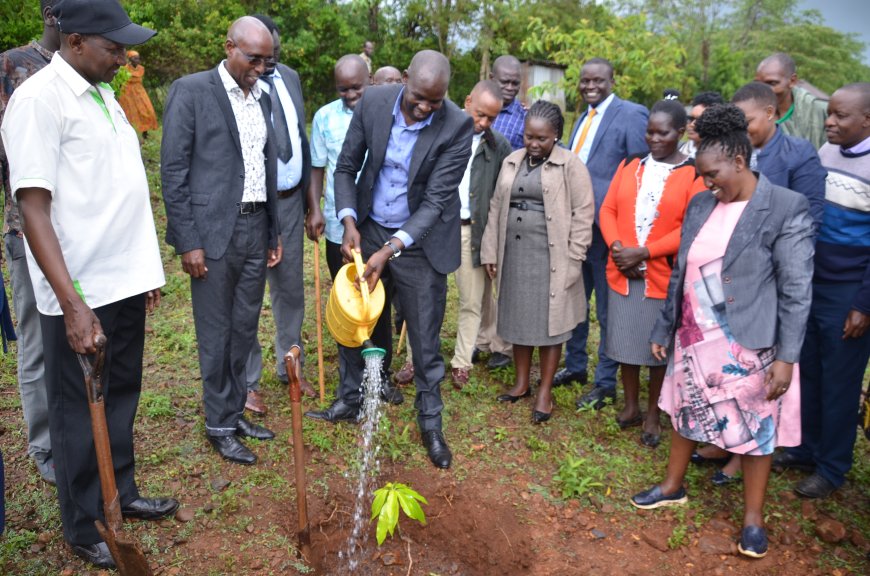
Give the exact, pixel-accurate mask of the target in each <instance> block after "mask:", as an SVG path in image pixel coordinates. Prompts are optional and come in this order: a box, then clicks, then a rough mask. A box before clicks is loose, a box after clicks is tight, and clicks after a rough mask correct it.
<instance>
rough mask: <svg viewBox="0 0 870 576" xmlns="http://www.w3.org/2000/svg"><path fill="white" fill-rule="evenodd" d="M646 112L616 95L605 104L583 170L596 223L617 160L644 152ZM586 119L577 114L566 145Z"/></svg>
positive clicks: (647, 116) (647, 115) (572, 139)
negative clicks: (592, 197)
mask: <svg viewBox="0 0 870 576" xmlns="http://www.w3.org/2000/svg"><path fill="white" fill-rule="evenodd" d="M648 120H649V112H647V109H646V108H644V107H643V106H641V105H640V104H635V103H634V102H629V101H627V100H623V99H621V98H619V97H617V96H614V97H613V101H612V102H611V103H610V105H609V106H608V107H607V111H606V112H605V113H604V117H603V118H602V119H601V124H600V125H599V126H598V131H597V132H596V133H595V140H594V141H593V142H592V149H591V150H590V151H589V157H588V158H587V159H586V169H587V170H589V177H590V178H592V190H593V191H594V192H595V222H596V224H597V223H598V212H599V210H600V209H601V205H602V204H603V203H604V197H605V196H606V195H607V190H608V189H609V188H610V181H611V180H613V175H614V174H616V169H617V168H618V167H619V163H620V162H622V161H623V160H625V159H626V158H628V157H629V156H636V155H641V154H647V153H648V152H649V148H648V147H647V145H646V138H645V136H646V125H647V121H648ZM585 121H586V113H585V112H584V113H583V114H581V115H580V117H579V118H578V119H577V122H575V123H574V129H573V130H572V131H571V139H570V140H568V145H569V146H570V145H571V143H572V142H574V136H575V135H576V134H577V131H578V130H579V129H580V127H581V126H582V125H583V122H585Z"/></svg>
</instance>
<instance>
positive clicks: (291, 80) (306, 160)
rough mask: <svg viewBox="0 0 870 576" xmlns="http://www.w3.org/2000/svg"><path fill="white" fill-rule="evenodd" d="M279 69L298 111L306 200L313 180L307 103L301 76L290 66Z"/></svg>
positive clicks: (303, 187) (302, 183)
mask: <svg viewBox="0 0 870 576" xmlns="http://www.w3.org/2000/svg"><path fill="white" fill-rule="evenodd" d="M277 69H278V72H280V73H281V80H283V81H284V86H286V87H287V92H288V93H289V94H290V99H291V100H293V107H294V108H295V109H296V119H297V125H298V127H299V137H300V138H302V180H301V181H300V182H299V184H300V185H301V190H302V191H303V192H301V193H302V198H303V199H304V198H305V192H304V190H308V182H309V181H310V180H311V147H310V146H309V144H308V135H307V134H306V133H305V103H304V100H303V99H302V83H301V82H300V81H299V74H297V73H296V71H295V70H293V69H292V68H290V67H289V66H285V65H284V64H278V66H277ZM295 153H296V152H295V151H294V154H295Z"/></svg>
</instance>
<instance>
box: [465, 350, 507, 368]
mask: <svg viewBox="0 0 870 576" xmlns="http://www.w3.org/2000/svg"><path fill="white" fill-rule="evenodd" d="M512 361H513V360H511V357H510V356H508V355H507V354H502V353H501V352H493V353H492V354H490V355H489V361H488V362H487V363H486V367H487V369H489V370H497V369H499V368H507V367H508V366H510V365H511V362H512ZM472 364H473V362H472Z"/></svg>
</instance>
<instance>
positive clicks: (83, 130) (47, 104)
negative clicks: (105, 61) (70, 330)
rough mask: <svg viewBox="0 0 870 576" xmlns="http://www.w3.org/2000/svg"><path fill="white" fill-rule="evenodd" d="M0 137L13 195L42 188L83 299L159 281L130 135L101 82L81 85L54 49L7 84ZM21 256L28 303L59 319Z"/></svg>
mask: <svg viewBox="0 0 870 576" xmlns="http://www.w3.org/2000/svg"><path fill="white" fill-rule="evenodd" d="M0 134H2V137H3V143H4V145H5V147H6V153H7V157H8V160H9V168H10V179H9V181H10V183H11V186H12V193H13V195H15V194H17V192H18V190H20V189H22V188H43V189H45V190H48V191H49V192H50V193H51V222H52V225H53V227H54V230H55V233H56V234H57V238H58V241H59V242H60V248H61V252H62V253H63V258H64V262H65V263H66V266H67V269H68V270H69V273H70V277H71V278H72V280H73V282H74V283H75V285H76V288H77V290H78V291H79V293H80V294H81V295H82V296H83V297H84V300H85V302H86V303H87V305H88V306H90V307H91V308H99V307H101V306H105V305H107V304H111V303H113V302H118V301H120V300H123V299H125V298H129V297H131V296H135V295H137V294H142V293H144V292H147V291H149V290H153V289H155V288H159V287H160V286H162V285H163V284H164V282H165V280H164V276H163V265H162V263H161V260H160V248H159V246H158V242H157V231H156V229H155V227H154V217H153V215H152V213H151V200H150V196H149V193H148V181H147V178H146V176H145V166H144V165H143V164H142V156H141V154H140V152H139V142H138V139H137V137H136V132H135V130H134V129H133V127H132V126H130V123H129V122H128V121H127V118H126V116H125V115H124V112H123V110H122V109H121V107H120V106H119V105H118V102H117V101H116V100H115V96H114V94H113V92H112V89H111V88H110V87H109V86H108V85H106V84H100V85H99V87H95V86H94V85H92V84H90V83H89V82H88V81H87V80H85V79H84V78H83V77H82V76H81V75H79V74H78V72H76V71H75V69H74V68H72V66H70V65H69V64H68V63H67V62H66V61H65V60H64V59H63V58H62V57H61V55H60V53H59V52H58V53H55V55H54V57H53V58H52V60H51V62H50V63H49V65H48V66H46V67H45V68H43V69H42V70H40V71H39V72H37V73H36V74H34V75H33V76H32V77H30V78H29V79H28V80H27V81H25V82H24V83H23V84H22V85H21V86H19V87H18V89H17V90H15V92H14V93H13V95H12V98H11V99H10V101H9V104H8V106H7V109H6V113H5V116H4V119H3V126H2V129H0ZM25 240H27V237H26V236H25ZM27 260H28V267H29V270H30V277H31V280H32V282H33V289H34V292H35V295H36V307H37V309H38V310H39V311H40V312H41V313H43V314H46V315H49V316H60V315H61V314H62V311H61V309H60V305H59V304H58V301H57V298H56V297H55V295H54V291H53V290H52V289H51V286H49V284H48V281H47V280H46V279H45V276H44V275H43V273H42V270H40V268H39V266H38V265H37V264H36V261H35V260H34V258H33V254H32V252H31V250H30V246H29V245H27Z"/></svg>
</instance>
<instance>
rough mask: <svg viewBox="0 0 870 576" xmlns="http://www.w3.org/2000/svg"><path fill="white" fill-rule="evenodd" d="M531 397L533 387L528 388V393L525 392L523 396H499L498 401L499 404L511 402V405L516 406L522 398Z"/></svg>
mask: <svg viewBox="0 0 870 576" xmlns="http://www.w3.org/2000/svg"><path fill="white" fill-rule="evenodd" d="M531 395H532V387H531V386H529V387H528V388H526V391H525V392H523V393H522V394H520V395H519V396H514V395H513V394H500V395H499V396H497V397H496V400H497V401H499V402H510V403H511V404H514V403H515V402H516V401H517V400H519V399H520V398H528V397H529V396H531Z"/></svg>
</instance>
